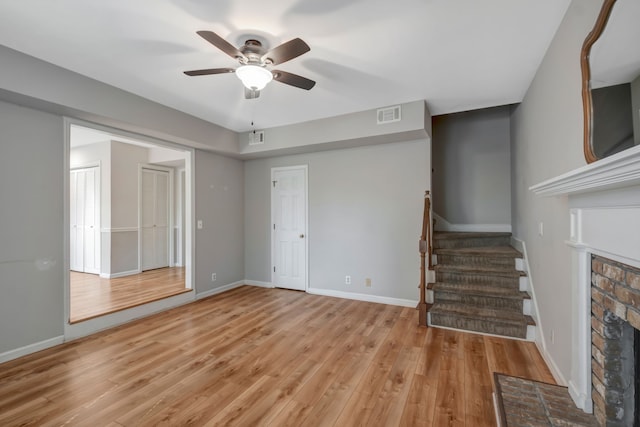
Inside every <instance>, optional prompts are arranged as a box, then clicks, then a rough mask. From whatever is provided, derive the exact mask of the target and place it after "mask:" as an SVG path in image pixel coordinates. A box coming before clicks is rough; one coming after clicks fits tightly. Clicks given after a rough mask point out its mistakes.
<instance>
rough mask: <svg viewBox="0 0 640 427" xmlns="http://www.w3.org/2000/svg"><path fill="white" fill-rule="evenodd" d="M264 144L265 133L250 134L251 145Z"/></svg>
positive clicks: (255, 132) (261, 131)
mask: <svg viewBox="0 0 640 427" xmlns="http://www.w3.org/2000/svg"><path fill="white" fill-rule="evenodd" d="M260 144H264V131H263V130H260V131H256V130H254V131H252V132H249V145H260Z"/></svg>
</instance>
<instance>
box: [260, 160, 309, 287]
mask: <svg viewBox="0 0 640 427" xmlns="http://www.w3.org/2000/svg"><path fill="white" fill-rule="evenodd" d="M298 169H302V170H303V172H304V211H305V220H304V221H305V224H304V235H305V238H304V245H305V263H304V291H308V290H309V165H308V164H302V165H295V166H280V167H272V168H271V175H270V180H269V203H270V204H271V223H270V224H269V232H270V235H271V267H270V271H271V283H275V282H276V277H275V272H274V271H273V269H274V266H275V265H276V264H275V253H276V250H275V244H276V243H275V241H274V229H273V224H275V209H274V203H273V196H274V193H273V188H274V187H273V186H272V184H271V183H272V182H273V181H274V176H273V175H274V173H275V172H279V171H287V170H298Z"/></svg>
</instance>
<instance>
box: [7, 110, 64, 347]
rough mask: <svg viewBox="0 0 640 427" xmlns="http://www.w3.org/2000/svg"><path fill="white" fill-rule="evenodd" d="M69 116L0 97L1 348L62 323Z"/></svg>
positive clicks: (56, 332) (54, 330)
mask: <svg viewBox="0 0 640 427" xmlns="http://www.w3.org/2000/svg"><path fill="white" fill-rule="evenodd" d="M63 154H64V149H63V123H62V119H61V118H59V117H56V116H53V115H51V114H47V113H43V112H39V111H35V110H31V109H28V108H23V107H19V106H16V105H12V104H8V103H4V102H0V182H1V183H2V185H1V186H0V199H1V200H2V203H0V218H2V222H0V242H2V243H1V244H0V290H1V292H2V297H0V354H2V353H4V352H7V351H10V350H14V349H17V348H21V347H24V346H28V345H30V344H33V343H36V342H40V341H44V340H48V339H52V338H55V337H60V336H61V335H62V334H63V332H64V329H63V325H64V296H63V295H64V288H63V286H64V285H63V265H64V258H65V257H66V254H65V253H64V249H63V232H62V222H63V218H62V212H63V202H62V200H63V199H62V191H63V179H64V172H63V167H62V165H63Z"/></svg>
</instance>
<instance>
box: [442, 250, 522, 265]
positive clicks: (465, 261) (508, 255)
mask: <svg viewBox="0 0 640 427" xmlns="http://www.w3.org/2000/svg"><path fill="white" fill-rule="evenodd" d="M434 253H435V254H436V256H437V258H438V265H469V266H470V265H477V266H495V267H504V268H514V267H515V265H516V263H515V260H516V258H522V254H521V253H520V252H518V251H517V250H515V249H514V248H512V247H510V246H494V247H486V246H482V247H471V248H448V249H446V248H440V249H435V250H434Z"/></svg>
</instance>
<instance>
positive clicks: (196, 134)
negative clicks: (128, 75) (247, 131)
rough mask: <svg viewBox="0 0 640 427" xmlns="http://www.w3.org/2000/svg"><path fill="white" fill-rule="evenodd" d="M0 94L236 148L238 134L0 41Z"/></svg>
mask: <svg viewBox="0 0 640 427" xmlns="http://www.w3.org/2000/svg"><path fill="white" fill-rule="evenodd" d="M0 64H2V73H0V98H2V99H4V100H7V101H9V102H12V103H15V104H20V105H25V106H29V107H31V108H37V109H39V110H42V111H48V112H51V113H54V114H58V115H66V116H70V117H75V118H78V119H82V120H87V121H90V122H94V123H99V124H102V125H105V126H112V127H115V128H117V129H122V130H126V131H129V132H136V133H141V134H143V135H147V136H151V137H155V138H159V139H163V140H167V141H171V142H175V143H178V144H182V145H186V146H188V147H193V148H201V149H210V150H217V151H219V152H224V153H237V150H238V135H237V134H236V133H235V132H233V131H231V130H229V129H225V128H223V127H221V126H218V125H215V124H213V123H210V122H207V121H204V120H202V119H198V118H196V117H193V116H190V115H188V114H186V113H183V112H181V111H177V110H174V109H172V108H169V107H166V106H164V105H161V104H158V103H156V102H153V101H150V100H148V99H145V98H142V97H140V96H137V95H134V94H132V93H129V92H126V91H124V90H121V89H118V88H115V87H113V86H110V85H108V84H106V83H102V82H99V81H97V80H93V79H90V78H88V77H85V76H83V75H81V74H78V73H74V72H72V71H69V70H66V69H64V68H61V67H58V66H55V65H53V64H51V63H48V62H45V61H42V60H39V59H36V58H34V57H32V56H28V55H25V54H23V53H20V52H18V51H15V50H13V49H9V48H8V47H6V46H2V45H0Z"/></svg>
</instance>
